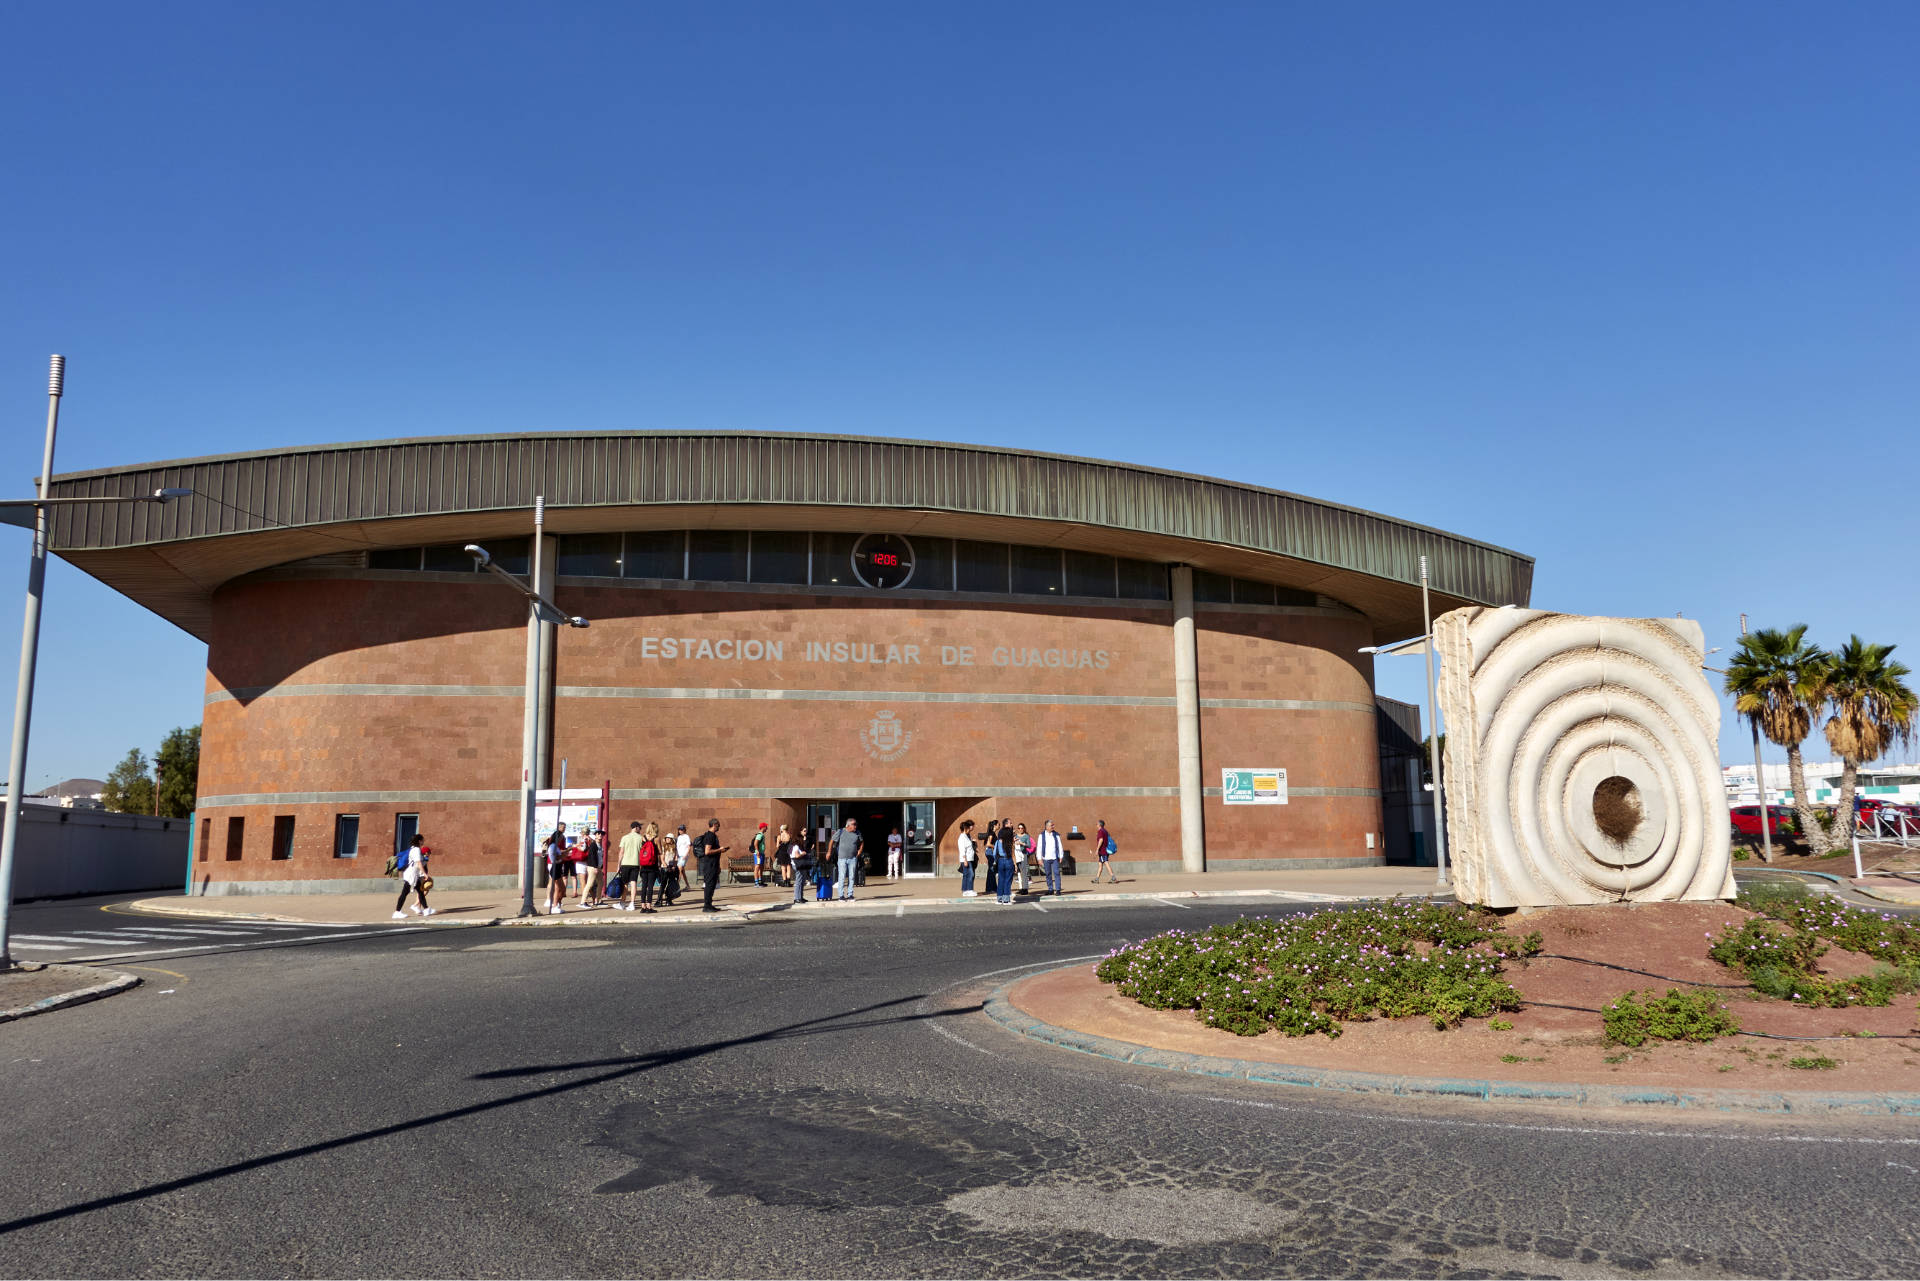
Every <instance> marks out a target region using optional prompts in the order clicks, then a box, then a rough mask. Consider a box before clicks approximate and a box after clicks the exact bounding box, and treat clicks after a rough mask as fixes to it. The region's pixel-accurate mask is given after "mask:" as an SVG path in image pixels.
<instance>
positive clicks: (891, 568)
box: [853, 534, 913, 588]
mask: <svg viewBox="0 0 1920 1281" xmlns="http://www.w3.org/2000/svg"><path fill="white" fill-rule="evenodd" d="M853 576H854V577H855V578H857V579H859V580H860V581H861V582H863V583H865V584H866V585H867V586H868V587H879V588H890V587H904V586H906V583H907V580H908V579H909V578H912V577H913V544H912V543H910V542H908V541H907V540H906V539H904V538H902V537H901V536H900V535H898V534H866V535H863V536H862V537H861V539H860V541H859V542H857V543H855V544H854V545H853Z"/></svg>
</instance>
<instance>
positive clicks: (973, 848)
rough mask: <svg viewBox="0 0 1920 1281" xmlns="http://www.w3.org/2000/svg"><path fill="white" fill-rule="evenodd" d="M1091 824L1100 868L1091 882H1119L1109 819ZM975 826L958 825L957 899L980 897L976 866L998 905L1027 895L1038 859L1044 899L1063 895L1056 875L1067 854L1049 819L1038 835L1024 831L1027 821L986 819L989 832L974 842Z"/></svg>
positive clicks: (1098, 820) (1059, 875)
mask: <svg viewBox="0 0 1920 1281" xmlns="http://www.w3.org/2000/svg"><path fill="white" fill-rule="evenodd" d="M1094 822H1095V827H1096V829H1097V830H1096V831H1095V832H1094V834H1093V853H1094V857H1095V859H1096V860H1097V862H1098V867H1097V868H1096V869H1095V870H1094V874H1093V883H1094V884H1095V885H1098V884H1099V883H1100V878H1101V876H1102V875H1104V876H1106V877H1107V878H1108V880H1109V882H1117V881H1118V880H1119V877H1117V876H1115V875H1114V871H1113V851H1114V843H1113V837H1112V835H1111V834H1110V833H1109V832H1108V831H1107V820H1106V819H1104V818H1102V819H1096V820H1095V821H1094ZM975 826H976V824H975V823H974V821H973V820H972V819H966V820H964V821H963V822H962V823H961V824H960V897H961V898H976V897H978V896H979V892H978V891H977V890H975V889H974V888H973V883H974V874H975V868H976V867H978V866H979V865H981V864H985V866H986V877H985V879H986V892H987V893H988V894H991V895H993V896H994V897H995V898H996V899H998V900H999V901H1000V902H1002V903H1011V902H1013V896H1014V894H1015V892H1016V889H1017V892H1018V893H1021V894H1025V893H1027V892H1028V889H1029V882H1028V876H1029V874H1030V871H1031V867H1032V864H1033V863H1034V862H1036V861H1037V862H1038V863H1039V865H1040V873H1041V875H1043V876H1044V877H1046V882H1047V888H1046V889H1045V890H1044V891H1042V894H1043V896H1044V895H1058V894H1060V893H1061V892H1062V891H1061V888H1060V877H1061V874H1062V872H1063V871H1064V868H1063V866H1062V865H1063V864H1064V863H1065V862H1066V857H1067V852H1066V846H1065V843H1064V841H1063V840H1062V838H1061V836H1060V833H1059V832H1057V831H1056V830H1054V826H1053V820H1052V819H1048V820H1047V821H1046V822H1045V823H1044V824H1042V825H1041V828H1040V834H1039V835H1038V836H1037V837H1036V836H1033V835H1031V834H1029V833H1028V831H1027V825H1026V824H1025V823H1017V822H1013V821H1010V820H1008V819H1000V818H990V819H988V820H987V830H986V831H985V832H984V833H982V834H981V835H980V837H978V838H977V839H976V838H975V836H974V834H973V832H974V828H975Z"/></svg>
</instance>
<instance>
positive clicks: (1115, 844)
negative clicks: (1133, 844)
mask: <svg viewBox="0 0 1920 1281" xmlns="http://www.w3.org/2000/svg"><path fill="white" fill-rule="evenodd" d="M1119 852H1120V842H1119V841H1116V840H1114V839H1113V837H1112V836H1108V837H1107V857H1109V858H1111V857H1113V856H1114V855H1115V854H1118V853H1119Z"/></svg>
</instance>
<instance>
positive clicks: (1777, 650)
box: [1726, 623, 1834, 854]
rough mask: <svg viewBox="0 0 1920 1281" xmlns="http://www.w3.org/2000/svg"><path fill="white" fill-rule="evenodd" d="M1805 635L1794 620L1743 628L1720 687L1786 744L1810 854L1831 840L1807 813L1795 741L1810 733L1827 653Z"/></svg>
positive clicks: (1769, 734) (1761, 787)
mask: <svg viewBox="0 0 1920 1281" xmlns="http://www.w3.org/2000/svg"><path fill="white" fill-rule="evenodd" d="M1806 637H1807V625H1806V624H1805V623H1796V624H1794V625H1793V626H1792V627H1789V628H1787V629H1786V630H1785V631H1779V630H1777V629H1774V628H1766V629H1764V630H1762V631H1757V632H1748V633H1747V634H1746V635H1744V636H1742V637H1741V638H1740V648H1739V650H1738V651H1737V652H1736V653H1735V654H1734V655H1733V657H1732V659H1731V660H1730V661H1729V662H1728V663H1727V682H1726V690H1727V693H1729V694H1731V695H1733V709H1734V711H1735V712H1737V713H1739V714H1740V715H1741V716H1744V717H1746V718H1747V720H1749V721H1751V722H1752V723H1754V724H1756V725H1758V726H1759V727H1760V732H1761V733H1762V734H1765V735H1766V736H1767V741H1769V742H1771V743H1775V744H1777V745H1779V746H1781V747H1784V748H1786V749H1787V778H1788V784H1789V786H1791V787H1792V788H1793V808H1794V813H1795V814H1797V815H1798V816H1799V819H1800V834H1801V836H1802V837H1804V838H1805V840H1806V842H1807V844H1808V845H1809V846H1811V847H1812V848H1813V850H1814V852H1815V853H1819V854H1824V853H1826V852H1827V851H1828V850H1830V849H1832V848H1834V844H1833V841H1832V838H1831V837H1830V836H1829V835H1828V834H1827V832H1826V829H1824V828H1822V827H1821V826H1820V824H1819V822H1818V821H1817V820H1816V819H1815V818H1814V816H1813V802H1812V801H1811V800H1810V799H1808V796H1807V771H1806V764H1805V762H1804V761H1803V760H1802V758H1801V756H1800V744H1802V743H1804V742H1806V740H1807V736H1808V735H1809V734H1811V733H1813V715H1814V712H1815V711H1816V710H1817V709H1818V708H1819V706H1820V703H1821V690H1822V688H1823V686H1824V682H1825V679H1826V670H1827V665H1828V663H1829V662H1830V661H1831V658H1830V656H1829V655H1828V654H1827V652H1826V651H1825V650H1823V649H1821V648H1820V647H1819V646H1817V645H1809V644H1807V643H1806ZM1754 782H1755V784H1756V785H1757V786H1758V787H1759V790H1760V804H1761V807H1762V808H1761V811H1760V812H1761V813H1762V814H1763V815H1764V814H1765V813H1766V808H1765V806H1766V800H1767V789H1766V784H1765V782H1764V781H1763V780H1761V779H1755V780H1754ZM1762 821H1765V820H1764V819H1763V820H1762Z"/></svg>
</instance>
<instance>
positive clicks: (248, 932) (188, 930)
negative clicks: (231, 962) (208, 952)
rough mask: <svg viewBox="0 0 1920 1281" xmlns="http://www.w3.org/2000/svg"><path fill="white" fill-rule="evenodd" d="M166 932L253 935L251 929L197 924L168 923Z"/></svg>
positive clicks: (241, 936) (234, 935)
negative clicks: (219, 927)
mask: <svg viewBox="0 0 1920 1281" xmlns="http://www.w3.org/2000/svg"><path fill="white" fill-rule="evenodd" d="M142 928H144V927H142ZM167 933H169V934H214V935H219V936H221V937H227V936H231V937H234V938H252V937H254V931H253V930H203V929H200V928H198V927H197V926H196V927H189V926H185V925H169V926H168V927H167Z"/></svg>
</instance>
